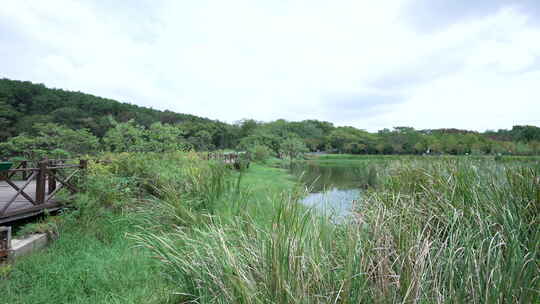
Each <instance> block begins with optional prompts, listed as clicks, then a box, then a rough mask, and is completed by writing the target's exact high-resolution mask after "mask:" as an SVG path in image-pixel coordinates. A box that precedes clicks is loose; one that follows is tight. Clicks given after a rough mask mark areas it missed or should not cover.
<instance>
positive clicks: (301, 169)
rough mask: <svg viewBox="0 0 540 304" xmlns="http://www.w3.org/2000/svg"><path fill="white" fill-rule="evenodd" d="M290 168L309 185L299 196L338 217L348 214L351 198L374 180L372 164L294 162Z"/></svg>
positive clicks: (309, 204)
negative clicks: (299, 163) (295, 163)
mask: <svg viewBox="0 0 540 304" xmlns="http://www.w3.org/2000/svg"><path fill="white" fill-rule="evenodd" d="M291 172H292V173H293V174H294V175H296V176H298V177H299V178H300V179H301V180H302V182H304V184H306V185H307V186H308V189H310V193H309V194H308V195H307V196H306V197H305V198H304V199H303V200H302V203H304V204H305V205H307V206H309V207H314V208H317V209H319V210H321V211H323V212H325V213H326V214H328V215H330V216H331V217H332V218H333V219H335V220H337V221H341V220H342V219H343V218H344V217H347V216H348V215H350V214H351V210H352V208H353V201H354V200H356V201H358V200H359V198H360V194H361V190H362V189H364V188H366V187H368V186H371V185H373V184H374V183H375V178H376V174H375V169H374V168H372V167H367V166H362V167H345V166H320V165H318V164H316V163H310V164H308V165H303V166H296V167H293V168H292V169H291Z"/></svg>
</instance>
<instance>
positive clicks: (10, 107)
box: [0, 79, 540, 158]
mask: <svg viewBox="0 0 540 304" xmlns="http://www.w3.org/2000/svg"><path fill="white" fill-rule="evenodd" d="M178 149H181V150H189V149H194V150H197V151H211V150H221V149H240V150H250V151H253V152H255V154H254V155H258V156H259V157H266V156H269V155H276V156H280V157H283V156H289V157H295V156H296V155H298V154H299V153H301V152H307V151H312V152H315V151H331V152H337V153H353V154H441V153H445V154H513V155H532V154H540V128H538V127H535V126H514V127H513V128H512V129H510V130H497V131H486V132H483V133H480V132H475V131H468V130H458V129H434V130H415V129H413V128H410V127H394V128H393V129H383V130H380V131H378V132H376V133H371V132H367V131H364V130H361V129H357V128H354V127H338V126H334V125H333V124H332V123H331V122H326V121H319V120H304V121H299V122H291V121H286V120H283V119H279V120H276V121H272V122H259V121H255V120H253V119H243V120H240V121H238V122H236V123H234V124H228V123H224V122H220V121H217V120H210V119H207V118H202V117H197V116H194V115H189V114H179V113H174V112H171V111H159V110H155V109H150V108H145V107H139V106H136V105H132V104H128V103H121V102H118V101H115V100H111V99H106V98H101V97H97V96H93V95H89V94H84V93H81V92H71V91H66V90H61V89H50V88H47V87H45V86H44V85H42V84H34V83H31V82H28V81H24V82H23V81H16V80H9V79H0V157H3V158H8V157H16V156H19V157H29V158H36V157H42V156H45V155H49V156H70V155H74V154H92V153H95V152H99V151H114V152H124V151H170V150H178Z"/></svg>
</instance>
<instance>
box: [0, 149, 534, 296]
mask: <svg viewBox="0 0 540 304" xmlns="http://www.w3.org/2000/svg"><path fill="white" fill-rule="evenodd" d="M106 158H108V159H109V160H111V163H109V164H95V165H93V166H91V168H90V171H89V173H88V175H87V177H86V179H87V180H86V182H85V185H86V190H85V191H84V192H83V193H81V194H79V196H78V198H77V200H76V201H75V203H74V207H75V210H74V211H71V212H68V213H66V214H65V215H62V216H60V217H54V218H50V219H49V220H48V222H47V224H43V225H39V229H41V230H48V231H49V232H50V233H51V235H52V236H57V237H58V239H57V240H56V241H55V242H54V243H53V244H52V245H51V247H50V248H48V249H47V250H46V251H44V252H42V253H39V254H34V255H32V256H29V257H27V258H24V259H21V260H19V261H17V262H16V263H15V264H14V265H12V266H10V267H9V268H6V267H3V268H2V272H1V275H2V277H1V278H0V288H1V289H2V290H5V291H6V292H5V293H4V298H3V299H5V300H6V301H7V303H184V302H186V303H187V302H189V301H192V302H197V303H358V302H365V303H372V302H373V303H397V302H400V303H404V302H415V303H416V302H421V303H431V302H445V303H448V302H449V303H456V302H457V303H464V302H466V303H492V302H495V303H496V302H520V303H534V302H537V301H538V300H540V271H539V266H540V265H539V262H538V261H540V251H539V250H540V249H539V248H538V244H539V243H540V230H539V229H538V227H539V224H540V222H539V221H540V165H539V163H538V160H535V159H532V160H531V161H529V162H523V161H522V160H519V159H518V160H515V159H513V160H508V161H495V160H494V159H493V158H485V157H484V158H467V157H416V158H412V157H411V158H396V157H387V156H386V157H381V156H379V157H378V162H376V164H375V167H376V168H377V170H382V171H379V173H378V182H377V186H376V187H374V188H370V190H367V192H366V193H365V195H364V196H363V198H362V200H361V203H360V204H358V210H356V212H355V215H354V217H353V218H351V220H350V221H348V222H344V223H341V224H332V223H331V222H330V221H329V220H328V219H327V218H325V217H324V216H323V215H321V214H319V213H317V212H315V211H314V210H307V209H306V208H305V207H303V206H302V205H301V204H299V203H298V200H299V199H300V198H301V197H302V196H303V195H304V193H303V190H302V187H298V184H297V182H296V181H295V180H294V179H293V178H292V177H291V176H289V175H288V174H287V173H286V171H284V170H283V169H279V168H271V167H267V166H264V165H260V164H254V165H253V166H251V168H250V169H248V170H247V171H246V170H243V171H233V170H230V169H226V168H225V167H224V165H223V164H220V163H218V162H212V161H210V162H209V161H204V160H202V159H201V158H200V157H199V156H198V155H197V154H195V153H160V154H157V153H121V154H108V155H107V156H106ZM372 160H375V159H374V157H372V156H367V157H366V156H363V157H362V156H345V157H344V159H339V158H337V157H336V156H323V157H321V159H320V160H318V159H315V160H311V161H315V162H318V161H321V162H325V161H332V162H334V163H337V162H340V161H343V162H346V163H348V164H350V162H351V161H356V162H358V163H359V164H357V167H358V168H362V167H363V166H364V165H365V164H366V161H372Z"/></svg>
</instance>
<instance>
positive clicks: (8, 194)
mask: <svg viewBox="0 0 540 304" xmlns="http://www.w3.org/2000/svg"><path fill="white" fill-rule="evenodd" d="M13 183H14V184H15V185H17V187H19V188H21V187H22V186H23V185H24V184H25V183H26V181H14V182H13ZM57 185H58V183H57ZM47 186H48V185H47ZM24 192H25V193H26V194H27V195H29V196H30V197H31V198H32V199H34V200H35V197H36V181H35V180H34V181H31V182H30V184H29V185H28V186H26V188H25V189H24ZM16 193H17V191H15V189H14V188H13V187H11V186H10V185H8V184H7V183H6V182H4V181H0V211H2V210H4V208H5V207H6V206H7V204H8V202H9V201H10V200H11V199H12V198H13V196H14V195H15V194H16ZM59 207H60V204H59V203H58V202H57V200H55V199H54V198H51V199H50V200H49V201H47V203H46V204H41V205H34V204H32V203H31V202H30V201H29V200H27V199H26V198H25V197H24V196H23V195H21V194H19V195H18V196H17V197H16V198H15V201H13V203H11V205H9V206H8V207H7V209H6V210H5V213H4V214H2V215H0V224H1V223H5V222H11V221H15V220H17V219H21V218H26V217H30V216H34V215H37V214H40V213H42V212H43V211H44V210H50V211H52V210H57V209H58V208H59Z"/></svg>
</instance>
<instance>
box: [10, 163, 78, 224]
mask: <svg viewBox="0 0 540 304" xmlns="http://www.w3.org/2000/svg"><path fill="white" fill-rule="evenodd" d="M31 165H33V166H31ZM87 165H88V161H87V160H85V159H81V160H79V161H78V162H75V163H70V161H68V160H47V159H46V160H42V161H39V162H37V163H36V164H32V163H31V162H29V161H21V162H20V163H19V164H18V165H17V166H16V167H15V168H13V169H9V170H6V171H2V172H0V182H5V183H7V184H8V185H9V186H10V187H11V188H13V189H14V190H15V193H14V194H13V195H12V196H11V197H9V198H8V199H7V202H0V203H5V204H2V207H1V209H0V217H2V216H6V215H7V214H6V212H7V211H8V209H9V207H10V206H11V205H12V204H13V203H14V202H15V200H16V199H17V198H18V197H19V196H22V197H24V198H25V199H26V200H27V201H28V202H30V203H31V204H32V205H33V207H32V208H30V209H35V210H39V209H40V207H45V205H48V204H50V203H52V200H53V198H54V197H55V195H56V194H57V193H58V191H60V190H61V189H64V188H65V189H67V190H69V191H70V192H71V193H75V192H78V189H77V187H76V186H75V184H74V183H73V182H72V180H73V177H74V176H76V175H77V173H79V172H80V171H81V170H84V169H86V168H87ZM19 173H20V174H21V178H20V179H18V180H17V181H16V180H14V178H16V177H17V176H16V175H17V174H19ZM21 181H22V184H21ZM17 183H19V185H17ZM34 184H35V187H33V188H34V189H33V190H34V191H33V193H29V192H28V191H25V190H26V189H27V188H28V186H29V185H33V186H34ZM32 194H33V195H32Z"/></svg>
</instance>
